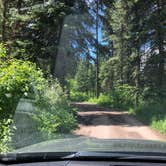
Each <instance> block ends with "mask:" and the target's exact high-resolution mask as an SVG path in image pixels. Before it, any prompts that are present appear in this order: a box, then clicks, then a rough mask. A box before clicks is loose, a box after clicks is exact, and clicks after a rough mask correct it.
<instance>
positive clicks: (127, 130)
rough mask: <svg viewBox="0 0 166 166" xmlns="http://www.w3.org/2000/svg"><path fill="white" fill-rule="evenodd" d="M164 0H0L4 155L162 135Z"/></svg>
mask: <svg viewBox="0 0 166 166" xmlns="http://www.w3.org/2000/svg"><path fill="white" fill-rule="evenodd" d="M165 7H166V3H165V2H164V1H163V0H156V1H146V2H145V1H143V0H137V1H132V0H129V1H127V0H125V1H121V0H118V1H114V0H112V1H110V0H74V1H70V0H38V1H33V0H18V1H7V0H0V153H5V152H11V151H17V150H19V149H22V148H23V149H24V151H26V150H27V151H29V152H31V151H32V149H36V148H37V147H38V148H39V149H40V150H41V149H42V148H45V149H47V150H48V151H49V148H51V147H55V146H56V147H60V149H58V148H57V149H52V151H72V146H73V148H74V146H75V145H78V147H77V146H76V147H75V149H73V151H74V150H79V151H81V150H83V149H84V150H87V151H88V148H89V147H90V146H93V148H95V150H101V148H102V150H106V149H107V150H108V151H109V148H110V150H111V147H109V146H106V145H108V142H111V140H121V139H124V140H133V141H134V140H135V141H136V142H137V141H138V140H149V141H150V140H155V141H165V140H166V110H165V109H166V58H165V55H166V49H165V42H166V38H165V36H166V35H165V32H166V28H165V15H166V13H165V12H166V10H165ZM63 140H64V141H63ZM66 140H68V141H67V142H66ZM74 140H75V141H74ZM83 140H84V141H83ZM85 140H86V141H85ZM81 141H82V142H83V143H82V144H81ZM98 141H100V143H105V142H107V144H105V145H104V144H103V146H102V147H101V144H100V143H99V142H98ZM90 142H91V143H90ZM95 142H96V144H95ZM136 142H135V143H136ZM122 143H123V141H122ZM135 143H134V144H135ZM147 143H148V141H147ZM99 144H100V145H99ZM57 145H58V146H57ZM62 145H63V148H61V147H62ZM79 145H80V146H79ZM85 145H86V146H85ZM110 145H111V146H112V147H113V144H111V143H110ZM118 145H120V144H119V143H118ZM118 145H116V147H117V146H118ZM145 145H146V143H145ZM69 146H71V147H70V148H69ZM40 147H41V148H40ZM114 147H115V146H114ZM143 147H145V146H144V145H143V146H142V148H143ZM31 148H32V149H31ZM120 148H121V150H123V149H124V148H125V147H124V146H122V147H120ZM40 150H38V151H40Z"/></svg>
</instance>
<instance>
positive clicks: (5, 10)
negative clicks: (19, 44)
mask: <svg viewBox="0 0 166 166" xmlns="http://www.w3.org/2000/svg"><path fill="white" fill-rule="evenodd" d="M2 4H3V12H2V42H3V43H5V42H6V20H7V0H3V1H2Z"/></svg>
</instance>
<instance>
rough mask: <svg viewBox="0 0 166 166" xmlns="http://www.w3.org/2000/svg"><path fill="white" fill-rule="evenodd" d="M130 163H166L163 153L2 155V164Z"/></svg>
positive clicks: (165, 156) (0, 157)
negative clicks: (46, 162) (73, 161)
mask: <svg viewBox="0 0 166 166" xmlns="http://www.w3.org/2000/svg"><path fill="white" fill-rule="evenodd" d="M68 160H80V161H130V162H135V161H137V162H138V161H139V162H160V163H161V162H166V155H165V154H163V153H142V152H140V153H139V152H138V153H137V152H76V153H73V152H42V153H16V154H4V155H0V163H25V162H44V161H68Z"/></svg>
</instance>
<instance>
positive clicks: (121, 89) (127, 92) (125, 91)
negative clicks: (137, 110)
mask: <svg viewBox="0 0 166 166" xmlns="http://www.w3.org/2000/svg"><path fill="white" fill-rule="evenodd" d="M136 93H137V89H136V88H135V87H133V86H129V85H127V84H126V85H122V86H116V87H115V89H114V91H113V92H112V96H113V105H114V107H116V108H123V109H128V108H129V107H133V106H134V105H135V99H136Z"/></svg>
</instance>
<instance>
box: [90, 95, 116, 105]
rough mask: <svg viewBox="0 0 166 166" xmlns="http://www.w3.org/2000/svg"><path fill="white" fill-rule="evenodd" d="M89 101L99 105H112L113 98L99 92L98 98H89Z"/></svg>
mask: <svg viewBox="0 0 166 166" xmlns="http://www.w3.org/2000/svg"><path fill="white" fill-rule="evenodd" d="M89 102H92V103H96V104H99V105H101V106H107V107H112V105H113V100H112V97H111V96H108V95H104V94H100V96H99V98H98V99H97V98H90V99H89Z"/></svg>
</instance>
